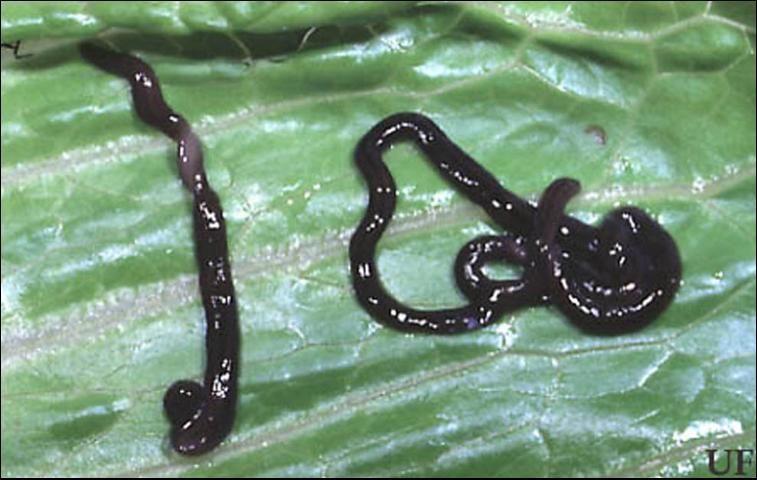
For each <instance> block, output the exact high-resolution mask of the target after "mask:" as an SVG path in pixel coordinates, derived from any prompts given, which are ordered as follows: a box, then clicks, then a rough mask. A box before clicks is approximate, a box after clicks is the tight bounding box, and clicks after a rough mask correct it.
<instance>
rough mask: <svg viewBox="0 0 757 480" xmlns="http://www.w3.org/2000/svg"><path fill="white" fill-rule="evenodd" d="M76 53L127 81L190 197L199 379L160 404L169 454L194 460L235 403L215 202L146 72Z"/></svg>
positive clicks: (137, 64) (226, 428) (180, 127)
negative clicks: (173, 146)
mask: <svg viewBox="0 0 757 480" xmlns="http://www.w3.org/2000/svg"><path fill="white" fill-rule="evenodd" d="M80 50H81V54H82V56H83V57H84V58H85V59H86V60H87V61H89V62H90V63H92V64H93V65H95V66H97V67H99V68H101V69H103V70H105V71H107V72H110V73H112V74H114V75H118V76H120V77H123V78H125V79H126V80H128V81H129V83H130V85H131V93H132V99H133V101H134V107H135V109H136V110H137V114H138V115H139V117H140V118H141V119H142V121H144V122H145V123H148V124H150V125H152V126H153V127H155V128H157V129H159V130H160V131H162V132H163V133H164V134H166V135H167V136H169V137H170V138H172V139H173V140H174V141H175V142H176V143H177V147H178V148H177V157H176V161H177V165H178V170H179V176H180V177H181V181H182V183H183V184H184V186H185V187H186V188H187V190H189V191H190V192H191V193H192V197H193V204H194V206H193V212H194V213H193V224H194V239H195V257H196V259H197V265H198V267H199V284H200V293H201V295H202V302H203V306H204V309H205V320H206V334H205V346H206V352H207V358H206V367H205V378H204V382H203V384H202V385H201V384H199V383H197V382H195V381H191V380H180V381H178V382H176V383H174V384H173V385H172V386H171V387H169V389H168V391H167V392H166V394H165V396H164V399H163V404H164V408H165V412H166V416H167V417H168V419H169V420H170V422H171V432H170V440H171V445H172V446H173V448H174V449H175V450H176V451H177V452H179V453H181V454H184V455H199V454H202V453H205V452H208V451H210V450H212V449H213V448H215V447H216V446H217V445H218V444H220V443H221V442H222V441H223V439H224V438H226V436H227V435H228V434H229V432H230V431H231V429H232V426H233V424H234V416H235V410H236V402H237V376H238V368H239V322H238V318H237V306H236V298H235V296H234V284H233V281H232V278H231V265H230V264H229V255H228V247H227V244H226V225H225V223H224V218H223V210H222V209H221V202H220V201H219V199H218V195H216V193H215V192H214V191H213V189H211V188H210V184H209V183H208V179H207V177H206V175H205V170H204V168H203V160H202V145H201V144H200V140H199V139H198V138H197V136H196V135H195V134H194V132H192V129H191V128H190V126H189V124H188V123H187V122H186V120H184V118H183V117H182V116H181V115H179V114H178V113H176V112H174V111H173V110H171V108H170V107H169V106H168V105H167V104H166V102H165V100H164V99H163V95H162V93H161V91H160V84H159V83H158V78H157V77H156V76H155V73H154V72H153V70H152V68H150V66H149V65H147V64H146V63H144V62H143V61H142V60H140V59H138V58H136V57H134V56H131V55H127V54H124V53H117V52H113V51H110V50H105V49H103V48H100V47H97V46H94V45H91V44H83V45H81V47H80Z"/></svg>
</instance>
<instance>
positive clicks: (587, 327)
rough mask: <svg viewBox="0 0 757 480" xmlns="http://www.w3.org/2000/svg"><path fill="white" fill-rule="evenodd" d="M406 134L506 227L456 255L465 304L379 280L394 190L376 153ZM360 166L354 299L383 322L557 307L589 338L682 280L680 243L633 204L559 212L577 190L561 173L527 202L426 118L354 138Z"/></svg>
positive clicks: (647, 310)
mask: <svg viewBox="0 0 757 480" xmlns="http://www.w3.org/2000/svg"><path fill="white" fill-rule="evenodd" d="M399 140H411V141H413V142H415V143H416V144H417V145H418V147H419V148H420V149H421V150H422V151H423V153H424V154H425V155H426V157H427V158H428V159H429V160H430V161H431V163H432V164H433V165H434V167H436V169H437V170H438V171H439V173H440V174H441V175H442V176H443V177H444V178H445V179H446V180H447V181H448V182H449V183H451V184H452V185H454V186H455V187H456V188H457V190H458V191H460V192H461V193H462V194H463V195H465V196H467V197H468V198H469V199H471V200H472V201H473V202H475V203H477V204H478V205H480V206H481V207H482V208H483V209H484V210H485V211H486V212H487V213H488V214H489V215H490V216H491V218H492V219H493V220H494V222H495V223H496V224H497V225H498V226H499V227H500V228H502V229H503V230H504V233H503V234H502V235H499V236H483V237H479V238H476V239H474V240H472V241H471V242H469V243H468V244H466V245H465V246H464V247H463V248H462V249H461V250H460V252H459V254H458V256H457V260H456V262H455V267H454V271H455V279H456V282H457V285H458V288H459V289H460V290H461V291H462V292H463V294H464V295H465V296H466V297H467V298H468V300H469V303H468V304H466V305H464V306H461V307H458V308H449V309H441V310H419V309H415V308H411V307H409V306H407V305H404V304H402V303H401V302H399V301H397V300H396V299H395V298H394V297H393V296H392V295H390V294H389V293H388V292H387V291H386V289H385V288H384V286H383V285H382V282H381V279H380V276H379V272H378V269H377V267H376V260H375V259H376V245H377V243H378V241H379V240H380V238H381V236H382V234H383V233H384V231H385V230H386V228H387V226H388V225H389V222H390V221H391V219H392V215H393V213H394V209H395V205H396V201H397V200H396V197H397V191H396V186H395V184H394V179H393V178H392V175H391V173H390V172H389V170H388V169H387V167H386V165H385V163H384V161H383V152H384V151H385V150H386V149H387V148H389V146H391V145H392V144H393V143H395V142H397V141H399ZM355 162H356V163H357V166H358V168H359V170H360V172H361V173H362V174H363V176H364V177H365V180H366V182H367V184H368V189H369V201H368V208H367V210H366V212H365V216H364V217H363V219H362V221H361V223H360V225H359V226H358V228H357V230H356V231H355V233H354V234H353V236H352V239H351V241H350V267H351V272H352V282H353V286H354V288H355V292H356V294H357V298H358V300H359V302H360V304H361V305H362V306H363V308H364V309H365V310H366V311H368V313H370V314H371V315H372V316H373V317H374V318H376V319H378V320H379V321H380V322H382V323H384V324H386V325H388V326H391V327H394V328H397V329H400V330H403V331H408V332H429V333H440V334H453V333H462V332H467V331H470V330H473V329H477V328H480V327H483V326H486V325H489V324H491V323H492V322H494V321H496V320H497V319H498V318H499V317H501V316H502V314H504V313H505V312H509V311H513V310H515V309H519V308H523V307H527V306H532V305H539V304H544V303H552V304H553V305H555V306H557V308H558V309H560V311H562V312H563V314H565V315H566V316H567V317H568V318H569V319H570V320H571V321H572V322H573V323H574V324H575V325H577V326H578V327H579V328H581V329H582V330H584V331H586V332H590V333H595V334H618V333H624V332H631V331H634V330H638V329H640V328H642V327H644V326H645V325H647V324H648V323H650V322H651V321H652V320H654V319H655V318H656V317H657V316H659V315H660V313H662V312H663V311H664V310H665V309H666V308H667V307H668V305H669V304H670V302H671V301H672V299H673V297H674V295H675V293H676V291H677V290H678V287H679V284H680V278H681V260H680V256H679V254H678V248H677V247H676V244H675V242H674V241H673V239H672V238H671V237H670V235H669V234H668V233H667V232H666V231H665V230H664V229H663V228H662V226H660V225H659V224H658V223H657V222H655V221H654V220H653V219H652V218H651V217H650V216H649V215H647V214H646V213H644V212H643V211H642V210H640V209H638V208H635V207H624V208H619V209H616V210H613V211H612V212H610V213H609V214H608V215H607V217H605V219H604V221H603V222H602V223H601V225H600V226H599V227H598V228H595V227H592V226H589V225H586V224H584V223H582V222H580V221H578V220H576V219H574V218H571V217H568V216H566V215H564V213H563V209H564V207H565V204H566V203H567V202H568V201H569V200H570V198H571V197H572V196H574V195H575V194H576V193H578V191H579V184H578V182H577V181H575V180H572V179H567V178H562V179H558V180H556V181H554V182H553V183H552V184H551V185H550V186H549V187H548V188H547V190H546V191H545V192H544V194H543V195H542V197H541V200H540V201H539V204H538V206H536V207H535V206H533V205H531V204H529V203H528V202H526V201H525V200H523V199H521V198H519V197H518V196H517V195H515V194H513V193H512V192H510V191H508V190H506V189H505V188H503V187H502V186H501V185H500V184H499V182H498V181H497V180H496V179H495V178H494V177H493V176H492V175H491V174H490V173H489V172H487V171H486V170H485V169H484V168H483V167H481V165H479V164H478V163H476V161H475V160H473V159H472V158H471V157H470V156H468V155H467V154H466V153H465V152H463V151H462V150H461V149H460V148H459V147H458V146H457V145H455V143H453V142H452V141H451V140H450V139H449V138H447V136H446V135H445V134H444V132H442V130H441V129H440V128H439V127H438V126H437V125H436V124H435V123H434V122H432V121H431V120H430V119H429V118H427V117H425V116H423V115H419V114H415V113H398V114H395V115H391V116H389V117H387V118H385V119H384V120H382V121H380V122H379V123H378V124H377V125H375V126H374V127H373V128H372V129H371V130H370V131H369V132H368V133H366V134H365V136H364V137H363V138H362V139H361V141H360V143H359V144H358V146H357V149H356V151H355ZM492 261H506V262H510V263H515V264H517V265H519V266H521V267H522V268H523V274H522V276H521V277H520V278H518V279H513V280H492V279H490V278H488V277H487V276H486V275H485V274H484V272H483V269H482V268H483V266H484V265H485V264H486V263H488V262H492Z"/></svg>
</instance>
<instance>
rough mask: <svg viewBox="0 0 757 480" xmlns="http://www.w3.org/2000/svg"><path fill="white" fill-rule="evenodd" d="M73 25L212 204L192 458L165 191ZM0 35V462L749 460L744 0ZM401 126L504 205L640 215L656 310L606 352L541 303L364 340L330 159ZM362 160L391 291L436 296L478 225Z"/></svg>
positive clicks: (185, 204)
mask: <svg viewBox="0 0 757 480" xmlns="http://www.w3.org/2000/svg"><path fill="white" fill-rule="evenodd" d="M95 36H96V37H98V38H100V39H102V40H105V41H107V42H109V43H110V44H112V45H113V46H114V47H115V48H118V49H122V50H125V51H130V52H133V53H135V54H138V55H139V56H141V57H142V58H144V59H145V60H146V61H147V62H149V63H150V64H151V65H153V67H154V69H155V70H156V72H157V73H158V75H159V77H160V79H161V82H162V84H163V89H164V93H165V95H166V97H167V99H168V101H169V103H170V104H171V106H172V107H174V108H175V109H176V110H177V111H179V112H181V113H182V114H184V115H185V116H186V117H187V119H188V120H189V121H190V123H191V124H192V125H193V127H194V128H195V130H196V131H197V133H198V134H199V136H200V137H201V138H202V140H203V142H204V145H205V151H206V165H207V169H208V174H209V178H210V181H211V183H212V184H213V185H214V187H215V189H216V190H217V191H218V192H219V194H220V196H221V198H222V200H223V202H224V207H225V210H226V214H227V220H228V224H229V241H230V247H231V253H232V260H233V270H234V274H235V277H236V282H237V290H238V293H239V304H240V315H241V324H242V330H243V335H244V337H243V352H242V358H243V365H242V372H241V378H240V380H241V392H242V395H241V400H240V405H239V416H238V420H237V423H236V426H235V429H234V431H233V433H232V435H231V436H230V438H229V439H228V440H227V441H226V442H225V443H224V444H223V445H222V446H221V447H220V448H218V449H217V450H216V451H215V452H213V453H211V454H210V455H208V456H206V457H202V458H198V459H184V458H179V457H178V456H177V455H176V454H174V453H172V452H171V451H170V448H168V447H167V445H166V433H167V429H168V424H167V421H166V419H165V418H164V416H163V413H162V405H161V399H162V395H163V392H164V390H165V388H166V387H167V386H168V385H169V384H170V383H172V382H173V381H175V380H177V379H180V378H187V377H190V378H197V377H199V376H200V375H201V372H202V369H203V365H202V361H203V360H202V359H203V357H204V350H203V348H204V347H203V338H202V337H203V331H204V330H203V329H204V319H203V314H202V309H201V306H200V301H199V295H198V292H197V284H196V281H197V280H196V270H195V265H194V258H193V245H192V239H191V219H190V215H189V198H188V195H187V194H186V193H185V192H184V191H183V190H182V188H181V186H180V182H179V181H178V178H177V175H176V171H175V168H174V166H173V155H174V147H173V145H172V143H171V142H170V141H169V140H168V139H167V138H165V137H163V136H162V135H161V134H160V133H159V132H157V131H155V130H153V129H151V128H149V127H148V126H146V125H144V124H143V123H142V122H140V121H139V120H138V118H137V117H136V115H135V113H134V112H133V109H132V106H131V100H130V95H129V90H128V86H127V84H126V82H124V81H123V80H121V79H118V78H115V77H112V76H109V75H107V74H105V73H102V72H100V71H98V70H96V69H94V68H93V67H91V66H90V65H87V64H85V63H84V62H83V61H82V60H81V59H80V58H79V56H78V53H77V50H76V42H78V41H79V40H81V39H85V38H91V37H95ZM2 40H3V42H14V41H16V40H21V46H20V50H19V53H21V54H31V55H32V56H31V57H27V58H22V59H14V57H13V54H12V52H11V51H10V50H9V49H7V48H4V49H3V54H2V442H1V448H2V468H1V470H2V475H3V476H10V475H20V476H46V475H66V476H82V475H86V476H93V475H166V476H168V475H187V476H194V475H198V476H205V475H225V476H237V475H261V476H271V475H290V476H301V475H326V476H351V475H365V476H383V475H403V476H411V475H412V476H415V475H419V476H420V475H423V476H429V475H445V476H447V475H448V476H458V475H460V476H476V475H518V476H534V475H555V476H558V475H559V476H580V475H602V476H616V475H628V476H654V475H663V476H668V475H691V476H697V475H704V474H707V473H708V472H707V454H706V452H705V451H704V449H705V448H711V447H714V448H721V449H722V448H738V447H744V448H754V445H755V243H756V240H755V238H756V235H755V222H756V219H755V188H756V184H755V170H756V169H755V134H754V132H755V54H754V51H755V7H754V3H753V2H746V3H733V4H732V3H730V2H722V3H721V2H715V3H706V4H705V3H699V2H692V3H688V2H687V3H678V2H665V3H649V2H638V3H637V2H633V3H630V2H629V3H626V4H615V3H612V4H595V3H593V2H587V3H565V4H562V3H534V4H531V3H514V4H510V3H501V4H500V3H483V4H467V3H466V4H464V5H454V4H439V5H437V4H423V5H408V4H395V3H394V2H387V3H375V4H374V3H366V4H362V3H355V4H352V3H343V4H339V5H336V6H332V5H325V4H320V3H315V4H300V3H286V4H285V3H281V4H279V3H274V4H269V3H265V2H262V3H250V4H247V3H242V2H240V3H235V2H217V3H215V2H213V3H210V2H191V3H190V2H186V3H183V2H150V3H149V4H148V3H145V4H143V3H139V2H132V3H126V2H124V3H120V2H112V3H111V2H105V3H101V2H89V3H62V4H61V3H43V4H39V3H36V2H27V3H15V2H3V5H2ZM402 110H411V111H420V112H423V113H425V114H427V115H429V116H431V117H432V118H433V119H434V120H436V121H437V122H438V123H439V124H440V125H441V126H442V128H444V129H445V131H446V132H447V133H448V134H449V136H450V137H451V138H452V139H453V140H455V141H456V142H458V143H459V144H460V145H461V146H462V147H463V148H464V149H466V150H467V151H468V152H469V153H470V154H471V155H472V156H473V157H474V158H476V159H478V161H479V162H481V163H482V164H483V165H484V166H485V167H486V168H488V169H489V170H491V171H492V172H494V173H495V174H496V175H497V176H498V178H499V179H500V180H501V181H502V183H503V184H504V185H505V186H507V187H508V188H509V189H511V190H513V191H515V192H517V193H519V194H521V195H524V196H526V197H528V198H536V195H538V193H539V192H541V190H542V189H543V188H545V187H546V185H547V184H548V183H549V182H550V181H551V180H552V179H555V178H557V177H559V176H570V177H573V178H577V179H579V180H580V181H581V182H582V184H583V188H584V190H583V194H582V196H581V197H579V198H578V199H577V200H576V201H574V202H572V203H571V205H570V206H569V209H570V212H571V214H573V215H576V216H577V217H579V218H582V219H584V220H586V221H592V222H596V221H597V220H598V219H600V218H601V217H602V215H604V214H605V213H606V212H608V211H609V210H610V209H612V208H613V207H614V206H615V205H618V204H625V203H633V204H637V205H639V206H641V207H642V208H644V209H646V210H648V211H650V212H652V213H653V214H654V215H655V216H656V217H657V218H658V219H659V220H660V222H661V223H662V224H663V225H664V226H665V227H666V228H667V229H668V230H669V231H670V232H671V233H672V235H673V236H674V237H675V239H676V241H677V242H678V244H679V246H680V249H681V254H682V257H683V261H684V269H685V273H684V285H683V286H682V288H681V291H680V292H679V294H678V296H677V298H676V301H675V303H674V304H673V305H672V307H671V308H670V309H669V310H668V311H667V312H666V313H665V314H664V315H663V316H662V317H661V318H659V319H658V320H657V321H656V322H655V323H654V324H653V325H651V326H650V327H649V328H647V329H645V330H643V331H641V332H639V333H636V334H634V335H626V336H621V337H616V338H597V337H592V336H587V335H585V334H582V333H580V332H579V331H577V330H575V329H574V328H573V327H572V326H571V325H570V324H569V323H568V322H567V321H566V320H565V319H564V318H563V317H562V316H561V315H560V314H559V313H557V312H556V311H554V310H552V309H548V308H534V309H529V310H524V311H520V312H516V313H514V314H511V315H508V316H506V317H505V318H503V319H502V320H501V321H500V322H499V323H498V324H496V325H495V326H493V327H491V328H488V329H485V330H483V331H479V332H475V333H471V334H468V335H462V336H456V337H453V338H441V337H434V336H423V335H405V334H401V333H398V332H396V331H393V330H391V329H387V328H383V327H381V326H379V325H378V324H377V323H376V322H374V321H373V320H372V319H371V318H370V317H369V316H368V315H367V314H366V313H365V312H364V311H363V310H362V309H361V308H360V307H359V306H358V304H357V303H356V302H355V299H354V297H353V295H352V291H351V287H350V281H349V276H348V266H347V259H346V242H347V240H348V239H349V236H350V234H351V232H352V230H353V229H354V228H355V226H356V225H357V222H358V221H359V219H360V217H361V216H362V214H363V211H364V208H365V206H366V201H367V193H366V191H365V186H364V183H363V180H362V178H361V177H360V175H359V173H358V172H357V170H356V169H355V168H354V166H353V163H352V150H353V148H354V146H355V144H356V142H357V140H358V139H359V138H360V137H361V135H362V134H363V133H365V132H366V131H367V129H368V128H370V126H372V125H373V124H374V123H375V122H377V121H378V120H379V119H381V118H382V117H384V116H386V115H387V114H390V113H393V112H397V111H402ZM388 162H389V164H390V166H391V168H392V170H393V172H394V173H395V175H396V179H397V182H398V185H399V188H400V206H399V210H398V215H397V216H396V217H395V221H394V223H393V225H392V227H391V229H390V232H389V234H388V235H387V237H386V238H385V240H384V241H383V242H382V244H381V253H380V261H379V263H380V267H381V269H382V271H383V272H384V276H385V279H386V281H387V284H388V288H389V289H390V290H391V291H392V292H394V293H395V294H396V295H397V296H398V297H399V298H401V299H402V300H404V301H406V302H409V303H411V304H413V305H416V306H419V307H426V308H439V307H443V306H452V305H456V304H461V303H462V302H463V300H462V298H461V296H460V294H459V293H458V292H457V290H456V288H455V286H454V284H453V280H452V275H451V265H452V261H453V259H454V256H455V254H456V253H457V250H458V249H459V248H460V247H461V246H462V245H463V244H464V243H465V242H467V241H468V240H470V239H471V238H473V237H474V236H476V235H478V234H480V233H483V232H489V231H494V230H493V229H492V226H491V224H490V222H489V220H488V218H487V217H486V215H485V214H484V213H483V212H482V211H480V209H478V208H477V207H475V206H473V205H471V204H470V203H469V202H468V201H467V200H466V199H465V198H462V197H461V196H459V195H458V194H456V193H454V192H453V191H452V190H451V189H450V188H449V186H448V185H446V184H445V183H444V182H443V181H442V180H440V179H439V178H438V177H437V176H436V175H435V174H434V173H433V172H432V171H431V169H430V167H429V166H428V164H427V163H426V162H424V161H423V160H422V159H421V157H420V155H419V154H418V152H417V151H415V150H414V149H413V148H411V147H409V146H401V147H398V148H396V149H394V150H393V151H392V152H391V153H390V154H389V155H388ZM500 274H502V275H507V272H502V271H500ZM750 468H751V469H752V470H751V473H752V474H753V473H754V467H753V466H752V467H750Z"/></svg>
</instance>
